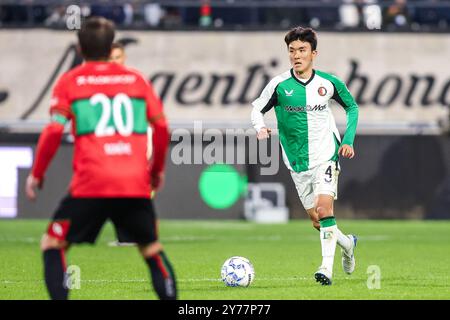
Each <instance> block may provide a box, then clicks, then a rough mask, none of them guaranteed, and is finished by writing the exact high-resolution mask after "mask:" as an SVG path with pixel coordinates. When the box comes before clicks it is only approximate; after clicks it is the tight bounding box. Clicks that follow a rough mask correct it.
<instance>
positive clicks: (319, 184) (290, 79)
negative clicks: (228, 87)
mask: <svg viewBox="0 0 450 320" xmlns="http://www.w3.org/2000/svg"><path fill="white" fill-rule="evenodd" d="M284 40H285V42H286V45H287V48H288V51H289V59H290V62H291V65H292V68H291V69H290V70H288V71H286V72H284V73H282V74H280V75H278V76H276V77H275V78H273V79H272V80H271V81H270V82H269V83H268V84H267V86H266V87H265V88H264V90H263V91H262V93H261V95H260V96H259V98H257V99H256V100H255V101H253V103H252V105H253V109H252V113H251V120H252V124H253V127H254V128H255V129H256V131H257V137H258V139H259V140H261V139H266V138H268V137H269V135H270V132H271V130H270V129H269V128H267V127H266V125H265V123H264V119H263V116H264V114H265V113H266V112H267V111H269V110H270V109H272V108H273V109H274V111H275V114H276V117H277V123H278V131H279V137H280V144H281V149H282V155H283V161H284V163H285V164H286V166H287V168H288V169H289V170H290V172H291V176H292V179H293V181H294V183H295V187H296V188H297V192H298V195H299V198H300V201H301V202H302V204H303V206H304V208H305V210H306V212H307V213H308V215H309V217H310V218H311V220H312V222H313V226H314V227H315V228H316V229H318V230H319V231H320V242H321V246H322V264H321V266H320V267H319V269H318V270H317V272H316V273H315V274H314V277H315V279H316V281H318V282H320V283H321V284H322V285H331V283H332V275H333V261H334V253H335V249H336V243H337V244H339V246H340V247H341V248H342V249H341V252H342V267H343V269H344V271H345V272H346V273H347V274H351V273H352V272H353V271H354V269H355V257H354V250H355V247H356V242H357V238H356V236H354V235H344V234H343V233H342V232H341V231H340V230H339V229H338V227H337V225H336V219H335V217H334V213H333V203H334V200H335V199H337V181H338V175H339V171H340V168H339V162H338V160H339V156H340V155H341V156H343V157H345V158H350V159H351V158H353V157H354V155H355V151H354V149H353V141H354V138H355V133H356V126H357V123H358V105H357V104H356V102H355V100H354V99H353V97H352V95H351V94H350V92H349V91H348V89H347V87H346V85H345V84H344V83H343V81H342V80H340V79H339V78H337V77H335V76H334V75H331V74H328V73H325V72H322V71H319V70H315V69H313V61H314V59H315V57H316V56H317V50H316V48H317V36H316V33H315V32H314V30H312V29H311V28H302V27H296V28H293V29H291V30H290V31H289V32H288V33H287V34H286V36H285V39H284ZM331 99H333V100H335V101H336V102H338V103H339V104H340V105H341V106H342V107H343V108H344V110H345V112H346V115H347V128H346V131H345V135H344V137H343V139H342V141H341V137H340V135H339V131H338V130H337V128H336V123H335V120H334V117H333V114H332V112H331V110H330V107H329V102H330V100H331Z"/></svg>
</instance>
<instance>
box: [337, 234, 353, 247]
mask: <svg viewBox="0 0 450 320" xmlns="http://www.w3.org/2000/svg"><path fill="white" fill-rule="evenodd" d="M337 244H338V245H339V246H340V247H341V248H342V249H344V250H345V251H348V250H350V248H351V247H352V240H351V239H350V238H349V237H347V236H346V235H345V234H343V233H342V232H341V230H339V229H337Z"/></svg>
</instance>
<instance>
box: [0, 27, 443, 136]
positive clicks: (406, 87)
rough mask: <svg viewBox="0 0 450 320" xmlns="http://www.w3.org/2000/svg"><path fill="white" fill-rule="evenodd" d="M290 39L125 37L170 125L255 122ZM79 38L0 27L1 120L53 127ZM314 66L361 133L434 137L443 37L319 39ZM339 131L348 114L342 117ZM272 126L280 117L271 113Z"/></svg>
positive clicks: (276, 35)
mask: <svg viewBox="0 0 450 320" xmlns="http://www.w3.org/2000/svg"><path fill="white" fill-rule="evenodd" d="M283 38H284V33H283V32H148V31H147V32H145V31H133V32H132V31H130V32H120V33H119V34H118V36H117V40H119V41H121V42H123V43H124V44H125V47H126V51H127V56H128V60H127V64H128V65H130V66H132V67H135V68H137V69H139V70H141V71H142V72H143V74H144V75H145V76H146V77H148V79H149V80H152V82H153V83H154V86H155V89H156V90H157V92H158V93H159V94H160V96H161V97H162V98H163V100H164V102H165V108H166V113H167V115H168V117H169V120H170V121H171V123H172V125H180V126H183V125H185V124H186V123H189V122H193V121H196V120H202V121H203V122H204V123H206V124H208V125H210V126H211V127H223V128H225V127H228V126H229V125H230V123H232V124H236V123H241V124H242V125H243V126H244V127H246V126H247V125H248V121H249V120H248V119H249V110H250V103H251V101H252V100H253V99H255V98H256V97H257V96H258V95H259V93H260V92H261V90H262V88H263V87H264V86H265V84H267V82H268V81H269V80H270V79H271V78H272V77H274V76H275V75H277V74H279V73H281V72H284V71H285V70H287V69H288V68H289V61H288V56H287V50H286V46H285V44H284V41H283ZM75 41H76V37H75V34H74V32H72V31H51V30H36V29H31V30H29V31H28V30H3V31H2V30H0V43H2V44H7V45H3V46H2V59H1V60H0V70H1V73H0V91H1V92H0V121H3V122H5V121H7V122H8V121H9V122H11V121H12V122H14V121H16V120H19V119H20V120H28V121H38V122H39V121H47V119H48V105H49V100H50V92H51V88H52V85H53V84H54V82H55V80H56V79H57V77H58V76H59V75H60V74H61V73H63V72H64V71H67V70H69V69H70V68H72V67H74V66H75V65H77V64H79V63H81V58H80V57H79V56H78V55H77V51H76V49H75ZM318 50H319V55H318V57H317V59H316V67H317V68H318V69H320V70H323V71H328V72H332V73H334V74H336V75H337V76H339V77H341V78H342V79H343V80H344V81H345V82H346V83H347V84H348V87H349V89H350V91H351V92H352V93H353V94H354V96H355V98H356V99H357V102H358V103H359V105H360V107H361V113H360V122H359V132H360V133H369V134H370V133H374V134H383V133H385V132H386V131H396V130H397V131H398V130H403V131H402V132H403V133H405V132H407V131H408V130H411V128H413V129H414V130H416V129H417V128H419V129H418V130H420V131H421V132H427V133H436V132H438V131H439V123H440V122H442V120H443V119H446V118H447V117H448V105H450V71H449V69H448V68H446V67H445V66H447V64H448V57H449V56H450V37H448V35H446V34H414V33H411V34H395V33H394V34H391V33H389V34H387V33H325V32H323V33H320V34H319V45H318ZM335 117H336V121H337V123H338V126H345V113H344V112H336V113H335ZM268 121H269V122H274V117H273V115H272V116H269V119H268Z"/></svg>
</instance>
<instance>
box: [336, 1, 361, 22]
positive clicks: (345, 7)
mask: <svg viewBox="0 0 450 320" xmlns="http://www.w3.org/2000/svg"><path fill="white" fill-rule="evenodd" d="M339 17H340V22H341V26H342V27H344V28H357V27H359V25H360V23H361V19H360V17H361V13H360V10H359V8H358V6H357V5H356V4H355V1H354V0H344V3H343V4H342V5H341V6H340V7H339Z"/></svg>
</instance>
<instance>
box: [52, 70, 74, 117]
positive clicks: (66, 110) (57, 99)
mask: <svg viewBox="0 0 450 320" xmlns="http://www.w3.org/2000/svg"><path fill="white" fill-rule="evenodd" d="M68 92H69V88H68V81H67V75H65V74H64V75H62V76H61V77H60V78H59V79H58V81H57V83H56V85H55V87H54V89H53V93H52V98H51V100H50V114H54V113H58V114H61V115H63V116H64V117H66V118H67V119H70V118H71V110H70V101H69V96H68Z"/></svg>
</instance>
